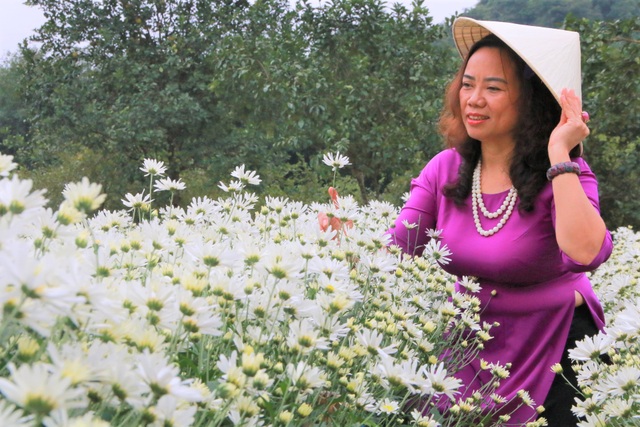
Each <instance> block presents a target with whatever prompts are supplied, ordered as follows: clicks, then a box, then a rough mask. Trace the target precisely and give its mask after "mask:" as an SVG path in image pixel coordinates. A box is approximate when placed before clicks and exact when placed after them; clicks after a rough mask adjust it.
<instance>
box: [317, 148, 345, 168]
mask: <svg viewBox="0 0 640 427" xmlns="http://www.w3.org/2000/svg"><path fill="white" fill-rule="evenodd" d="M322 163H324V164H325V165H327V166H329V167H331V168H332V169H333V170H334V171H336V170H338V169H342V168H343V167H345V166H347V165H350V164H351V162H349V158H348V157H347V156H343V155H341V154H340V152H339V151H338V152H337V153H336V154H333V153H327V154H325V155H324V156H323V157H322Z"/></svg>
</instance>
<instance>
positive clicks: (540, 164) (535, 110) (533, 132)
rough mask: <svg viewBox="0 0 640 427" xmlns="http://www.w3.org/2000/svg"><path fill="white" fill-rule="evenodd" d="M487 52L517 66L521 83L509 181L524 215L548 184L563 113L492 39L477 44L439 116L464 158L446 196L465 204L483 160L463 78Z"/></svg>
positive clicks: (518, 60) (507, 49) (532, 75)
mask: <svg viewBox="0 0 640 427" xmlns="http://www.w3.org/2000/svg"><path fill="white" fill-rule="evenodd" d="M483 47H494V48H498V49H500V51H501V52H502V58H503V61H505V60H507V61H510V62H512V63H513V65H514V67H515V71H516V75H517V76H518V77H519V79H520V88H521V89H520V99H519V100H518V103H517V108H518V110H519V114H518V122H517V124H516V130H515V131H514V135H513V137H514V139H515V141H516V144H515V149H514V152H513V157H512V159H511V167H510V170H509V176H510V178H511V182H512V183H513V186H514V187H515V188H516V189H517V190H518V196H519V197H520V203H519V205H518V209H519V210H520V212H531V211H533V207H534V203H535V199H536V196H537V195H538V193H539V192H540V190H541V189H542V187H543V186H544V185H545V183H546V182H547V178H546V171H547V169H548V168H549V167H550V164H549V157H548V153H547V146H548V144H549V136H550V135H551V132H552V131H553V129H554V128H555V127H556V125H557V124H558V122H559V120H560V113H561V111H562V110H561V108H560V105H559V104H558V102H557V101H556V99H555V98H554V96H553V95H552V94H551V92H550V91H549V89H548V88H547V87H546V86H545V84H544V83H543V82H542V81H541V80H540V78H539V77H538V76H537V75H536V74H535V73H534V72H533V71H532V70H531V68H529V66H528V65H527V64H526V63H525V62H524V61H523V60H522V58H520V57H519V56H518V54H516V53H515V52H514V51H513V50H512V49H511V48H510V47H509V46H507V45H506V44H505V43H504V42H503V41H502V40H500V39H499V38H498V37H496V36H494V35H493V34H490V35H488V36H486V37H484V38H483V39H481V40H479V41H478V42H476V43H475V44H474V45H473V46H472V47H471V49H470V50H469V54H468V55H467V57H466V59H465V60H464V61H463V63H462V65H461V66H460V69H459V70H458V72H457V73H456V75H455V76H454V78H453V80H452V81H451V83H450V84H449V86H448V87H447V90H446V92H445V98H444V108H443V110H442V114H441V116H440V131H441V132H442V135H443V136H444V138H445V142H446V144H447V146H448V147H455V148H456V150H457V151H458V153H460V155H461V156H462V159H463V160H462V164H461V165H460V169H459V170H458V179H457V180H456V181H455V182H451V183H448V184H447V185H445V187H444V194H445V196H446V197H449V198H451V199H453V200H454V201H455V203H456V204H457V205H464V204H465V200H466V199H467V198H468V197H469V194H470V193H471V180H472V177H473V169H474V168H475V167H476V164H477V163H478V159H479V158H480V154H481V149H480V143H479V141H478V140H476V139H473V138H471V137H470V136H469V134H467V131H466V129H465V127H464V122H463V117H462V111H461V108H460V89H461V87H462V76H463V74H464V70H465V69H466V67H467V63H468V61H469V58H470V57H471V56H472V55H473V54H474V53H475V52H477V51H478V49H480V48H483ZM579 155H580V147H576V148H575V149H574V150H573V151H572V152H571V156H572V157H577V156H579Z"/></svg>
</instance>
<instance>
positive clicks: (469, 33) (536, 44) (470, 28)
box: [453, 17, 582, 103]
mask: <svg viewBox="0 0 640 427" xmlns="http://www.w3.org/2000/svg"><path fill="white" fill-rule="evenodd" d="M489 34H494V35H495V36H496V37H498V38H499V39H500V40H502V41H503V42H505V43H506V44H507V46H509V47H510V48H511V49H513V51H514V52H515V53H517V54H518V56H520V58H522V59H523V60H524V62H526V63H527V65H529V67H531V69H532V70H533V72H534V73H536V75H537V76H538V77H540V79H541V80H542V81H543V82H544V84H545V85H546V86H547V87H548V88H549V90H550V91H551V93H553V95H554V96H555V98H556V100H557V101H558V103H560V92H561V91H562V89H563V88H568V89H573V90H574V91H575V93H576V95H578V97H579V98H582V90H581V82H582V76H581V71H580V35H579V34H578V33H576V32H574V31H565V30H557V29H554V28H546V27H534V26H531V25H520V24H511V23H508V22H497V21H478V20H475V19H471V18H465V17H460V18H457V19H456V20H455V21H454V23H453V40H454V41H455V43H456V47H457V48H458V51H459V52H460V55H462V57H463V58H466V56H467V54H468V53H469V49H471V46H473V44H474V43H475V42H477V41H478V40H480V39H482V38H483V37H485V36H487V35H489Z"/></svg>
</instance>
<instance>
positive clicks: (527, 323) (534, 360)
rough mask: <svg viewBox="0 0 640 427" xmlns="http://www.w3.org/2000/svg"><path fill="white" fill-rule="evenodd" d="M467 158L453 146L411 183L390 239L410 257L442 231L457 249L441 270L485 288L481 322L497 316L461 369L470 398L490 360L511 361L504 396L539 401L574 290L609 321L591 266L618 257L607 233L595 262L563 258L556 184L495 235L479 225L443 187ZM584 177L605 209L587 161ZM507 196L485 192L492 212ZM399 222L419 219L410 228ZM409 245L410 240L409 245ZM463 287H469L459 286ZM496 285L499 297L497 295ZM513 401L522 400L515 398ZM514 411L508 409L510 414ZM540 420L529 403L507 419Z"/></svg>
mask: <svg viewBox="0 0 640 427" xmlns="http://www.w3.org/2000/svg"><path fill="white" fill-rule="evenodd" d="M461 161H462V158H461V157H460V155H459V154H458V153H457V152H456V151H455V150H453V149H448V150H445V151H442V152H441V153H439V154H438V155H436V156H435V157H434V158H433V159H432V160H431V161H430V162H429V163H428V164H427V166H426V167H425V168H424V169H423V171H422V172H421V173H420V176H419V177H418V178H416V179H414V180H412V182H411V196H410V198H409V200H408V201H407V203H406V204H405V206H404V207H403V209H402V211H401V212H400V215H399V217H398V219H397V220H396V226H395V229H392V230H390V233H391V234H392V238H393V242H394V243H396V244H397V245H399V246H400V247H401V248H402V249H403V250H404V252H405V253H413V254H419V253H421V252H422V250H421V248H422V246H423V245H424V244H425V243H427V241H428V239H429V237H428V236H427V235H426V233H425V231H426V230H427V229H436V230H443V231H442V234H441V240H442V242H443V243H445V244H446V245H447V246H448V247H449V250H450V251H451V252H452V256H451V262H450V263H449V264H448V265H446V266H444V269H445V270H446V271H447V272H448V273H451V274H453V275H456V276H458V277H461V276H475V277H477V278H478V280H479V283H480V285H481V286H482V290H481V291H480V293H479V294H478V297H479V298H480V300H481V302H482V310H483V311H482V312H481V322H482V321H486V322H499V323H500V326H499V327H497V328H493V329H492V330H491V334H492V335H493V336H494V338H493V339H492V340H490V341H489V342H487V343H486V344H485V349H484V350H483V351H482V352H481V353H480V355H479V357H478V358H477V359H476V360H475V361H474V362H473V363H472V364H471V365H469V366H467V367H466V368H465V369H463V370H462V371H461V372H459V373H457V374H456V377H458V378H460V379H461V380H462V381H463V383H464V384H465V385H467V386H469V387H468V389H467V391H465V392H464V393H463V397H464V396H468V395H469V394H470V393H472V392H473V391H474V390H476V389H477V388H478V387H480V386H481V385H482V384H483V383H484V382H486V381H488V380H490V379H491V374H490V373H488V372H486V371H482V370H480V369H479V364H480V358H482V359H484V360H486V361H487V362H493V363H498V362H499V363H502V364H504V363H507V362H511V363H512V367H511V370H510V376H509V378H507V379H506V380H503V381H502V383H501V385H500V388H499V389H498V391H497V393H498V394H500V395H502V396H503V397H505V398H506V399H507V401H509V400H512V399H513V401H515V403H516V404H517V403H519V402H521V400H520V399H518V398H517V397H515V395H516V394H517V392H518V391H519V390H522V389H523V390H527V391H529V393H530V395H531V397H532V398H533V399H534V401H535V403H536V405H542V404H543V403H544V400H545V398H546V396H547V393H548V392H549V388H550V387H551V383H552V382H553V378H554V375H555V374H554V373H553V372H552V371H551V369H550V368H551V366H552V365H553V364H555V363H558V362H560V358H561V355H562V351H563V349H564V346H565V343H566V340H567V336H568V333H569V327H570V326H571V319H572V316H573V311H574V308H575V296H574V291H578V292H580V293H581V294H582V296H583V297H584V299H585V302H586V304H587V305H588V307H589V309H590V311H591V313H592V315H593V318H594V320H595V323H596V325H597V326H598V328H599V329H602V327H603V326H604V314H603V311H602V306H601V305H600V302H599V300H598V298H597V297H596V295H595V293H594V292H593V289H592V287H591V283H590V282H589V279H588V278H587V276H586V274H585V273H584V272H586V271H591V270H594V269H595V268H597V267H598V266H599V265H600V264H602V263H603V262H604V261H606V260H607V258H608V257H609V255H610V254H611V251H612V248H613V244H612V240H611V234H610V233H609V232H607V233H606V236H605V239H604V241H603V243H602V247H601V249H600V253H599V254H598V256H597V257H596V258H595V259H594V260H593V262H592V263H591V264H589V265H582V264H580V263H578V262H576V261H574V260H572V259H570V258H569V257H568V256H567V255H565V254H564V253H563V252H562V251H561V250H560V248H559V247H558V243H557V242H556V236H555V207H554V201H553V191H552V188H551V183H548V184H547V185H546V186H545V187H544V188H543V189H542V191H541V193H540V194H539V195H538V197H537V199H536V202H535V209H534V211H533V212H531V213H524V214H521V213H520V212H518V210H517V204H516V209H514V211H513V214H512V215H511V217H510V218H509V220H508V221H507V223H506V224H505V226H504V227H503V228H502V229H501V230H500V231H498V232H497V233H496V234H494V235H492V236H490V237H483V236H481V235H480V234H479V233H478V231H477V230H476V227H475V224H474V221H473V215H472V208H471V197H470V196H469V198H468V199H467V203H466V205H465V206H462V207H460V206H456V205H455V204H454V202H453V201H452V200H451V199H448V198H446V197H445V196H444V194H443V192H442V188H443V186H444V185H445V184H447V183H449V182H453V181H455V180H456V179H457V173H458V167H459V166H460V163H461ZM573 161H575V162H577V163H579V164H580V168H581V170H582V173H581V175H580V182H581V184H582V187H583V188H584V190H585V193H586V195H587V197H588V198H589V200H590V201H591V203H592V204H593V206H595V207H596V209H599V202H598V183H597V181H596V178H595V176H594V174H593V173H592V172H591V169H590V168H589V166H588V165H587V164H586V163H585V161H584V160H583V159H582V158H577V159H573ZM506 194H507V192H506V191H505V192H502V193H498V194H483V200H484V203H485V205H486V207H487V209H488V210H489V211H491V212H493V211H495V210H496V209H498V208H499V207H500V205H501V204H502V202H503V201H504V199H505V197H506ZM499 220H500V218H497V219H487V218H484V217H483V216H482V215H480V221H481V223H482V226H483V228H484V229H485V230H488V229H490V228H493V227H494V226H495V225H496V224H497V223H498V221H499ZM402 221H407V223H408V224H418V225H419V226H418V227H417V228H414V229H411V230H408V229H407V228H406V227H405V226H404V225H403V224H402ZM409 242H411V243H409ZM456 287H457V290H459V291H463V292H464V288H462V289H461V287H460V285H456ZM493 290H495V291H496V294H495V296H491V292H492V291H493ZM514 397H515V398H514ZM512 410H513V407H505V408H504V409H503V412H504V413H509V412H511V411H512ZM536 417H537V414H536V413H535V411H534V410H533V409H531V408H529V407H527V406H524V405H523V406H522V407H521V408H520V409H519V410H517V411H516V412H515V413H513V414H512V416H511V420H510V421H509V423H508V424H509V425H524V424H525V423H526V422H528V421H533V420H535V419H536Z"/></svg>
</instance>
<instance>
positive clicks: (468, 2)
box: [0, 0, 478, 58]
mask: <svg viewBox="0 0 640 427" xmlns="http://www.w3.org/2000/svg"><path fill="white" fill-rule="evenodd" d="M397 2H399V3H405V4H406V5H407V7H410V6H411V0H393V1H391V3H397ZM477 3H478V0H424V5H425V6H426V7H427V8H428V9H429V11H430V13H431V16H433V18H434V21H435V22H442V21H443V20H444V18H446V17H448V16H451V15H453V14H454V13H455V12H462V11H463V10H464V9H466V8H469V7H473V6H475V5H476V4H477ZM43 22H44V17H43V16H42V13H41V12H40V9H38V8H35V7H30V6H25V5H24V0H0V58H4V57H5V56H6V55H7V54H8V53H10V52H16V51H17V50H18V47H17V46H18V44H19V43H20V42H21V41H22V40H23V39H25V38H26V37H28V36H29V35H31V33H32V31H33V29H34V28H37V27H38V26H40V25H41V24H42V23H43Z"/></svg>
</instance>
